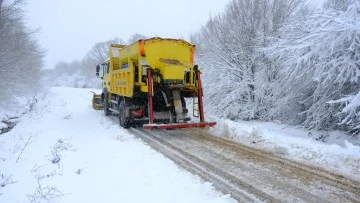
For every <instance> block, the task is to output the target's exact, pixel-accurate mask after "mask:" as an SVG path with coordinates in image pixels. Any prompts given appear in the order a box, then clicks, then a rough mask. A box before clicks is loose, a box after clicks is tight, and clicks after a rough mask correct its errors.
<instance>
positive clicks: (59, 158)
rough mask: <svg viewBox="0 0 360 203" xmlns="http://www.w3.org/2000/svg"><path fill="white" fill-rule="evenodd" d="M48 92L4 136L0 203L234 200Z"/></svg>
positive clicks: (65, 93)
mask: <svg viewBox="0 0 360 203" xmlns="http://www.w3.org/2000/svg"><path fill="white" fill-rule="evenodd" d="M91 96H92V93H91V92H90V90H89V89H74V88H51V89H49V90H48V92H47V93H46V94H44V96H43V98H41V99H40V101H39V102H38V103H37V104H36V105H35V106H34V108H33V110H32V111H31V112H29V113H28V114H26V115H24V116H23V117H22V118H21V119H20V121H19V123H18V124H17V125H16V126H15V127H14V128H13V129H12V130H11V131H10V132H8V133H5V134H2V135H0V186H1V187H0V202H48V201H55V202H233V201H234V200H233V199H231V198H230V197H229V195H223V194H221V193H219V192H217V191H216V190H215V189H214V188H213V187H212V185H211V183H204V182H202V181H201V180H200V178H198V177H197V176H194V175H192V174H190V173H189V172H187V171H184V170H182V169H180V168H179V167H178V166H176V165H175V164H174V163H173V162H172V161H170V160H168V159H167V158H165V157H164V156H163V155H161V154H159V153H157V152H156V151H154V150H152V149H151V148H150V147H149V146H147V145H146V144H144V143H143V142H142V141H141V140H139V139H138V138H136V137H134V136H133V135H131V134H129V132H128V131H127V130H124V129H122V128H121V127H119V125H118V122H117V119H115V118H111V117H105V116H104V115H103V112H102V111H95V110H93V109H92V108H91Z"/></svg>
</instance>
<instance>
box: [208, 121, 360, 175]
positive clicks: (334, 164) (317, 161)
mask: <svg viewBox="0 0 360 203" xmlns="http://www.w3.org/2000/svg"><path fill="white" fill-rule="evenodd" d="M208 120H211V121H217V125H216V126H215V127H213V128H209V132H210V133H212V134H214V135H217V136H222V137H226V138H231V139H234V140H236V141H237V142H240V143H242V144H244V145H247V146H250V147H253V148H257V149H265V150H267V151H270V152H272V153H274V154H277V155H279V156H283V157H286V158H288V159H292V160H295V161H298V162H303V163H306V164H312V165H316V166H320V167H322V168H325V169H327V170H330V171H336V172H338V173H341V174H343V175H346V176H348V177H351V178H353V179H355V180H358V181H359V180H360V146H359V145H360V140H358V139H354V138H351V137H349V136H347V135H345V134H343V133H341V132H330V133H326V132H316V131H308V130H304V129H298V128H296V127H290V126H287V125H280V124H276V123H266V122H246V121H237V122H234V121H230V120H226V119H219V118H217V117H214V116H210V117H209V118H208Z"/></svg>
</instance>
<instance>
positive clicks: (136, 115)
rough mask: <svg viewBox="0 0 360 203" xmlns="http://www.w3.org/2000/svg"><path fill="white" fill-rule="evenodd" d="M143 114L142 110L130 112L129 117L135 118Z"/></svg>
mask: <svg viewBox="0 0 360 203" xmlns="http://www.w3.org/2000/svg"><path fill="white" fill-rule="evenodd" d="M143 114H144V111H143V110H142V109H135V110H131V115H133V116H135V117H139V116H142V115H143Z"/></svg>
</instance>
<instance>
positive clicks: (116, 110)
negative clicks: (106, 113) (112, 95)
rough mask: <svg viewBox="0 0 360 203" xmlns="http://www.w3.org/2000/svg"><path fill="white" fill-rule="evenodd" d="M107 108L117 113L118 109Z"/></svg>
mask: <svg viewBox="0 0 360 203" xmlns="http://www.w3.org/2000/svg"><path fill="white" fill-rule="evenodd" d="M109 110H110V111H112V112H114V113H117V114H119V111H118V110H116V109H112V108H109Z"/></svg>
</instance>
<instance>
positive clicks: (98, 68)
mask: <svg viewBox="0 0 360 203" xmlns="http://www.w3.org/2000/svg"><path fill="white" fill-rule="evenodd" d="M99 72H100V65H97V66H96V77H99Z"/></svg>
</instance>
